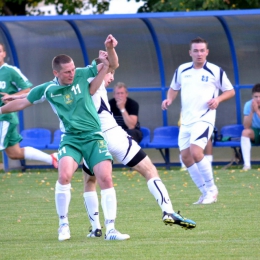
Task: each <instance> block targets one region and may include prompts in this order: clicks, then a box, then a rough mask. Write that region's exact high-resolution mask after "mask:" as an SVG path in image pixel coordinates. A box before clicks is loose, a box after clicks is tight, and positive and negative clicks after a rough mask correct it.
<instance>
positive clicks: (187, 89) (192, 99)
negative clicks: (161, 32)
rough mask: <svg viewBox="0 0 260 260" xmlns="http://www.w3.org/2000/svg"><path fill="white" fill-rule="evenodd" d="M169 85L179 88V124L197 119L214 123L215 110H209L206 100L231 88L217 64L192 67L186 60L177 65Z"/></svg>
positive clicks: (190, 122)
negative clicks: (180, 116)
mask: <svg viewBox="0 0 260 260" xmlns="http://www.w3.org/2000/svg"><path fill="white" fill-rule="evenodd" d="M170 87H171V88H172V89H173V90H181V106H182V107H181V115H182V118H181V124H183V125H189V124H192V123H194V122H197V121H204V122H208V123H210V124H212V125H214V124H215V119H216V110H210V109H209V108H208V105H207V102H208V101H209V100H211V99H212V98H216V97H217V96H218V95H219V90H221V91H222V92H224V91H227V90H231V89H233V86H232V84H231V82H230V81H229V79H228V78H227V75H226V73H225V72H224V71H223V70H222V69H221V68H220V67H218V66H216V65H214V64H212V63H209V62H207V61H206V62H205V64H204V66H203V68H201V69H194V68H193V63H192V62H188V63H185V64H182V65H180V66H179V67H178V69H177V70H176V71H175V73H174V75H173V79H172V82H171V85H170Z"/></svg>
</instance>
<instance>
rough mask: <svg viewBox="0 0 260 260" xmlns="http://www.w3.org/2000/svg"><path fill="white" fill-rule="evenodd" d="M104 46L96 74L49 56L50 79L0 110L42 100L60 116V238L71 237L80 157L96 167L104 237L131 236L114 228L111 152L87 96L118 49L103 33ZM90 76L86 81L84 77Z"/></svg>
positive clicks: (110, 66) (111, 64)
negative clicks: (73, 181) (73, 191)
mask: <svg viewBox="0 0 260 260" xmlns="http://www.w3.org/2000/svg"><path fill="white" fill-rule="evenodd" d="M105 46H106V50H107V52H104V51H100V53H99V58H100V59H101V60H102V65H100V68H99V73H98V74H97V72H98V70H97V66H96V65H93V66H88V67H85V68H77V69H75V65H74V62H73V60H72V58H71V57H69V56H67V55H64V54H62V55H58V56H56V57H54V59H53V61H52V68H53V73H54V75H55V79H54V80H53V81H50V82H47V83H44V84H41V85H39V86H36V87H35V88H33V89H32V90H31V91H30V93H29V94H28V96H27V98H23V99H19V100H14V101H11V102H10V103H8V104H6V105H5V106H3V107H2V109H0V112H1V111H2V113H8V112H12V111H18V110H22V109H24V108H26V107H28V106H31V105H33V104H36V103H38V102H42V101H44V100H45V99H46V100H47V101H48V102H49V103H50V105H51V106H52V108H53V110H54V112H55V113H56V114H57V116H58V118H59V120H60V128H61V131H62V132H64V133H65V134H64V135H63V136H62V140H61V142H60V146H59V153H58V159H59V168H58V180H57V182H56V186H55V203H56V210H57V213H58V216H59V229H58V240H60V241H63V240H67V239H70V237H71V235H70V229H69V221H68V211H69V204H70V199H71V191H70V190H71V179H72V176H73V174H74V172H75V171H76V170H77V168H78V165H79V163H80V162H81V160H82V158H84V160H85V161H86V162H87V163H88V165H89V167H90V171H91V172H95V176H96V178H97V182H98V184H99V186H100V189H101V195H102V207H103V212H104V217H105V219H106V223H107V225H106V234H107V236H106V239H108V240H110V239H115V240H118V238H120V240H123V239H128V238H130V236H129V235H127V234H121V233H120V232H118V231H117V230H116V229H115V223H114V222H115V221H114V220H115V218H116V193H115V190H114V187H113V181H112V163H111V161H112V156H111V154H110V153H109V151H108V149H107V144H106V141H105V140H104V138H103V136H102V133H101V127H100V121H99V118H98V115H97V112H96V109H95V107H94V105H93V102H92V99H91V95H93V94H94V93H95V92H96V90H97V89H98V88H99V86H100V85H101V83H102V81H103V79H104V76H105V75H106V74H107V73H108V72H110V71H112V70H115V69H116V64H117V63H116V62H115V61H116V60H117V54H116V52H115V49H114V47H115V46H117V40H116V39H115V38H114V37H113V36H112V35H108V37H107V38H106V41H105ZM93 77H95V78H94V80H92V81H91V83H90V81H89V79H90V78H93Z"/></svg>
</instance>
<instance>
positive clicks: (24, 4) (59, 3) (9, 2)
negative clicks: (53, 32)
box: [0, 0, 123, 16]
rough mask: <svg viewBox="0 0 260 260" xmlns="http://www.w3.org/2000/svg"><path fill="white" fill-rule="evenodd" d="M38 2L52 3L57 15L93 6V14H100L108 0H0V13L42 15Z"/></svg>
mask: <svg viewBox="0 0 260 260" xmlns="http://www.w3.org/2000/svg"><path fill="white" fill-rule="evenodd" d="M122 1H123V0H122ZM40 2H43V3H44V5H51V4H54V5H55V9H56V12H57V14H58V15H62V14H81V13H82V12H83V11H85V10H88V9H90V8H95V10H96V11H93V13H94V14H96V13H99V14H102V13H104V12H105V11H107V10H108V8H109V2H110V0H102V1H100V0H89V1H87V0H43V1H42V0H0V15H2V16H3V15H44V14H45V13H44V12H42V11H40V10H39V7H38V4H39V3H40Z"/></svg>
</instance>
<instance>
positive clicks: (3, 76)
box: [0, 63, 32, 124]
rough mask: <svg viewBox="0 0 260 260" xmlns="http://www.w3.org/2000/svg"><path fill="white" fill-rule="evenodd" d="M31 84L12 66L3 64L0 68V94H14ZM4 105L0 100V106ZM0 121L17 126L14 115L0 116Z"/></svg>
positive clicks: (16, 119)
mask: <svg viewBox="0 0 260 260" xmlns="http://www.w3.org/2000/svg"><path fill="white" fill-rule="evenodd" d="M31 86H32V83H31V82H30V81H29V80H28V79H27V78H26V77H25V76H24V75H23V74H22V72H21V71H20V70H19V69H18V68H17V67H14V66H11V65H8V64H7V63H4V64H3V65H2V66H1V67H0V92H4V93H7V94H10V95H11V94H15V93H17V92H19V91H21V90H23V89H27V88H30V87H31ZM3 105H4V103H3V102H2V100H1V99H0V106H3ZM0 121H8V122H10V123H13V124H18V118H17V115H16V113H9V114H5V115H0Z"/></svg>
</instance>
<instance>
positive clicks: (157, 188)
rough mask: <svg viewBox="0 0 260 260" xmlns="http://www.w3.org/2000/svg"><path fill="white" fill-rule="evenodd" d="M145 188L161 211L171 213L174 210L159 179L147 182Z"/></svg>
mask: <svg viewBox="0 0 260 260" xmlns="http://www.w3.org/2000/svg"><path fill="white" fill-rule="evenodd" d="M147 186H148V189H149V191H150V192H151V193H152V194H153V196H154V198H155V199H156V201H157V203H158V204H159V206H160V207H161V209H162V211H163V212H164V211H165V212H167V213H173V212H174V210H173V208H172V203H171V200H170V197H169V194H168V192H167V190H166V188H165V186H164V184H163V183H162V180H161V179H160V178H157V177H156V178H151V179H150V180H149V181H148V182H147Z"/></svg>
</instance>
